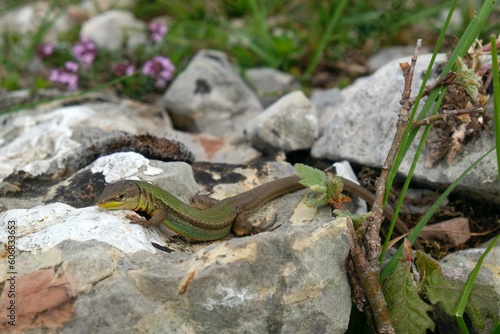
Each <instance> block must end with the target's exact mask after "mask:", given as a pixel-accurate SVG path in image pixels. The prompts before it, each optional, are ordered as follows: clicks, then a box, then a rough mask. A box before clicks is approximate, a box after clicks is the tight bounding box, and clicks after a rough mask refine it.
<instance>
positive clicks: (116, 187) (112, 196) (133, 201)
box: [96, 180, 140, 210]
mask: <svg viewBox="0 0 500 334" xmlns="http://www.w3.org/2000/svg"><path fill="white" fill-rule="evenodd" d="M139 201H140V188H139V186H138V185H137V184H136V183H135V182H134V181H130V180H123V181H118V182H116V183H113V184H108V185H107V186H106V187H105V188H104V191H103V192H102V194H101V195H100V196H99V198H98V199H97V203H96V204H97V206H98V207H100V208H101V209H106V210H116V209H132V210H133V209H135V208H137V207H138V206H139Z"/></svg>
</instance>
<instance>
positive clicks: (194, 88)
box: [160, 50, 262, 142]
mask: <svg viewBox="0 0 500 334" xmlns="http://www.w3.org/2000/svg"><path fill="white" fill-rule="evenodd" d="M160 104H161V105H162V106H164V107H165V108H167V110H168V111H169V112H170V113H171V115H172V118H173V120H174V123H175V124H176V125H177V127H179V128H181V129H185V130H191V131H194V132H207V133H210V134H212V135H215V136H218V137H220V138H225V139H228V140H229V141H230V142H233V141H235V140H236V139H241V138H242V133H243V125H244V124H245V123H246V122H247V121H248V120H249V119H251V118H252V116H255V115H256V114H257V113H258V112H259V111H261V110H262V107H261V105H260V102H259V100H258V99H257V97H256V96H255V94H254V93H253V92H252V91H251V90H250V88H248V86H247V85H246V84H245V83H244V82H243V80H242V79H241V78H240V77H239V76H238V75H237V74H236V73H235V71H234V69H233V67H232V65H231V64H230V63H229V61H228V59H227V56H226V55H225V54H224V53H222V52H218V51H213V50H203V51H200V52H198V53H197V54H196V56H195V57H194V58H193V59H192V60H191V62H190V63H189V65H188V66H187V68H186V69H185V70H184V72H182V73H180V74H179V75H178V76H177V78H176V79H175V80H174V81H173V82H172V84H171V85H170V87H169V88H168V90H167V92H166V93H165V95H164V96H163V98H162V101H160Z"/></svg>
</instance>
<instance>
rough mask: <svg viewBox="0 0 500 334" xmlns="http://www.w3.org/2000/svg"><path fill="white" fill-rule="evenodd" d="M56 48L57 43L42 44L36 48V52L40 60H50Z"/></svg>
mask: <svg viewBox="0 0 500 334" xmlns="http://www.w3.org/2000/svg"><path fill="white" fill-rule="evenodd" d="M55 48H56V43H55V42H48V43H42V44H38V45H37V46H36V49H35V52H36V54H37V56H38V57H39V58H40V59H44V58H48V57H49V56H50V55H51V54H52V53H53V52H54V49H55Z"/></svg>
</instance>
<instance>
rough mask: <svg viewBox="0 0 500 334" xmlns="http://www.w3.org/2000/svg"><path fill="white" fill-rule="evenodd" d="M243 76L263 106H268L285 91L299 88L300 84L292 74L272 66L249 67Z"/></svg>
mask: <svg viewBox="0 0 500 334" xmlns="http://www.w3.org/2000/svg"><path fill="white" fill-rule="evenodd" d="M245 76H246V78H247V80H248V81H249V83H250V84H251V86H252V87H253V88H254V90H255V91H256V93H257V96H258V97H259V100H260V102H261V103H262V105H263V106H264V107H268V106H270V105H271V104H273V103H274V102H276V101H277V100H278V99H279V98H280V97H282V96H283V95H285V94H286V93H289V92H291V91H293V90H298V89H300V84H299V83H298V82H297V81H296V80H295V78H294V77H293V76H292V75H290V74H288V73H284V72H281V71H278V70H276V69H274V68H269V67H262V68H251V69H248V70H247V71H246V72H245Z"/></svg>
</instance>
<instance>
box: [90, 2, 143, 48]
mask: <svg viewBox="0 0 500 334" xmlns="http://www.w3.org/2000/svg"><path fill="white" fill-rule="evenodd" d="M145 31H146V24H145V23H144V22H142V21H140V20H138V19H136V18H135V17H134V15H133V14H132V13H131V12H129V11H125V10H118V9H112V10H109V11H106V12H104V13H102V14H98V15H96V16H93V17H91V18H90V19H89V20H87V21H85V23H84V24H83V25H82V28H81V30H80V36H81V37H88V38H90V39H91V40H92V41H93V42H94V43H96V44H97V46H99V47H100V48H104V49H107V50H118V49H120V48H121V47H122V45H124V44H125V45H127V47H129V48H130V49H133V48H135V47H136V46H139V45H142V44H144V42H145V40H146V33H145Z"/></svg>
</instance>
